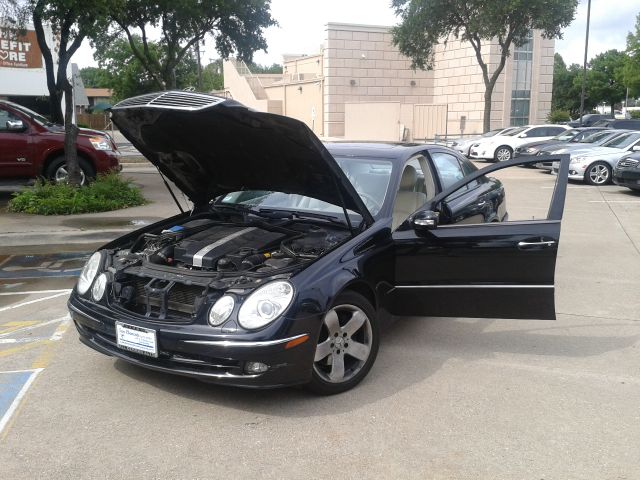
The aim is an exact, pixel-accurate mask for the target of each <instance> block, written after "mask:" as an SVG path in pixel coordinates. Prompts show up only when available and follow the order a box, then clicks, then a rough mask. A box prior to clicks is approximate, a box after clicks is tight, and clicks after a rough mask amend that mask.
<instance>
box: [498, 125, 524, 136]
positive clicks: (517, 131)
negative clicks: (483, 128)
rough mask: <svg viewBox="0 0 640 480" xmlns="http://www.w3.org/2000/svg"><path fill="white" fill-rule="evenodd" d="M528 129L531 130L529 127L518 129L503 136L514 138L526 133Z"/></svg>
mask: <svg viewBox="0 0 640 480" xmlns="http://www.w3.org/2000/svg"><path fill="white" fill-rule="evenodd" d="M527 128H529V127H520V128H516V129H515V130H513V131H511V132H507V133H503V135H507V136H509V137H513V136H514V135H518V134H519V133H522V132H524V131H525V130H526V129H527Z"/></svg>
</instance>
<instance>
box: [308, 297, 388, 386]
mask: <svg viewBox="0 0 640 480" xmlns="http://www.w3.org/2000/svg"><path fill="white" fill-rule="evenodd" d="M379 331H380V330H379V325H378V318H377V315H376V311H375V309H374V308H373V306H372V305H371V303H370V302H369V301H368V300H367V299H366V298H365V297H363V296H362V295H360V294H358V293H355V292H345V293H343V294H341V295H339V296H338V298H336V301H335V303H334V306H333V307H332V308H331V309H330V310H329V311H328V312H327V314H326V315H325V317H324V321H323V324H322V327H321V331H320V336H319V338H318V345H317V347H316V353H315V358H314V363H313V372H312V376H311V382H309V384H308V385H307V387H308V388H309V389H310V390H311V391H313V392H315V393H317V394H320V395H333V394H336V393H341V392H345V391H347V390H349V389H351V388H353V387H355V386H356V385H357V384H358V383H360V382H361V381H362V379H363V378H364V377H366V376H367V373H369V370H371V366H372V365H373V363H374V362H375V359H376V356H377V354H378V346H379V343H380V333H379Z"/></svg>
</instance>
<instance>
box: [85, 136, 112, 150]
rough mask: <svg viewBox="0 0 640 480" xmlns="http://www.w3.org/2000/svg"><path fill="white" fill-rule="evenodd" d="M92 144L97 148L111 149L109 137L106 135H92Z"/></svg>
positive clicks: (90, 139)
mask: <svg viewBox="0 0 640 480" xmlns="http://www.w3.org/2000/svg"><path fill="white" fill-rule="evenodd" d="M89 141H90V142H91V145H92V146H93V148H95V149H96V150H111V144H110V143H109V139H108V138H105V137H91V138H89Z"/></svg>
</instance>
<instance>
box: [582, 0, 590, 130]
mask: <svg viewBox="0 0 640 480" xmlns="http://www.w3.org/2000/svg"><path fill="white" fill-rule="evenodd" d="M590 20H591V0H589V3H588V4H587V34H586V36H585V39H584V64H583V66H582V93H581V94H580V126H582V117H583V115H584V95H585V88H586V86H587V51H588V50H589V21H590Z"/></svg>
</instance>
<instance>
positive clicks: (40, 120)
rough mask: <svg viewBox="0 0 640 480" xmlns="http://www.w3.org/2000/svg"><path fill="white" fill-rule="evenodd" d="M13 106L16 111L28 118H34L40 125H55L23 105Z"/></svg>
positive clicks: (12, 104)
mask: <svg viewBox="0 0 640 480" xmlns="http://www.w3.org/2000/svg"><path fill="white" fill-rule="evenodd" d="M11 106H12V107H13V108H15V109H16V110H19V111H20V112H22V113H24V114H25V115H26V116H27V117H30V118H32V119H33V120H34V121H36V122H38V123H39V124H40V125H45V126H46V125H53V124H52V123H51V122H50V121H49V120H48V119H46V118H45V117H43V116H42V115H40V114H39V113H36V112H34V111H33V110H30V109H28V108H27V107H23V106H22V105H18V104H16V103H11Z"/></svg>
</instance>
